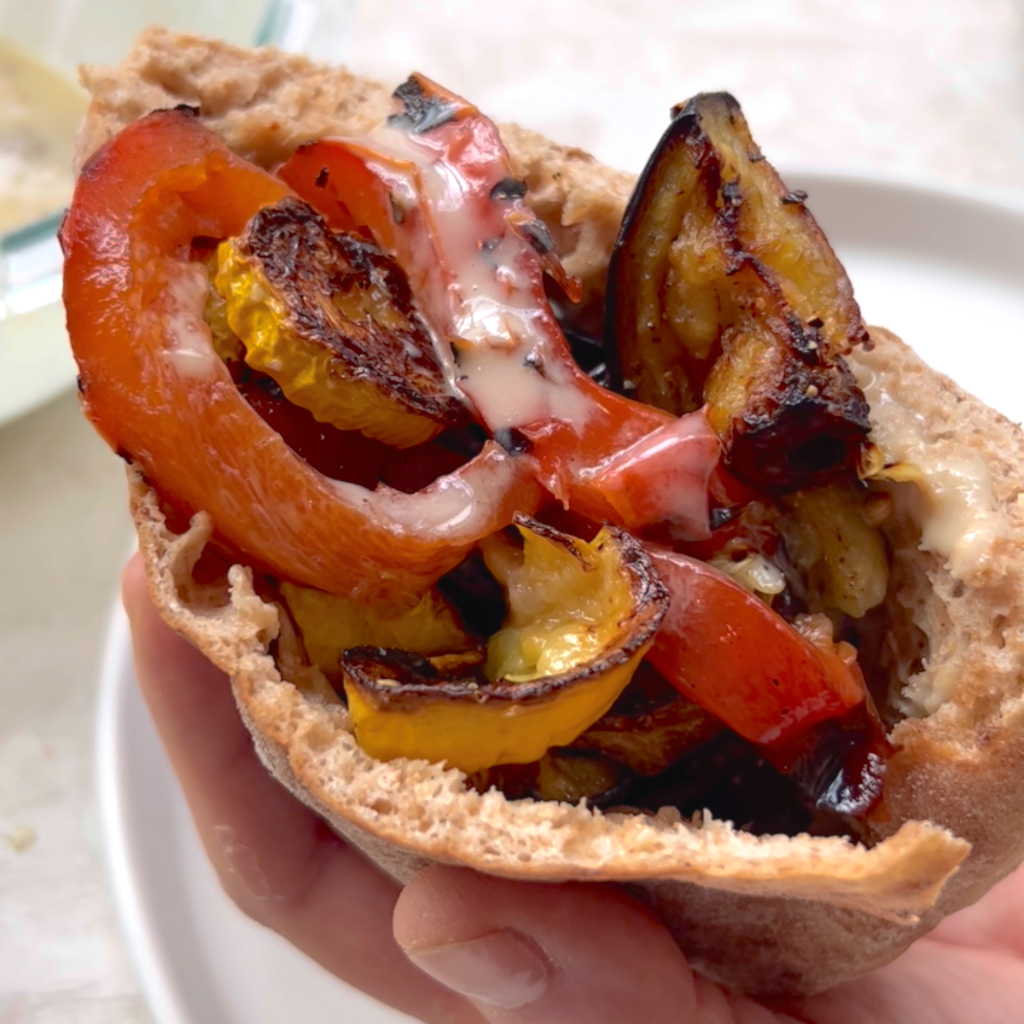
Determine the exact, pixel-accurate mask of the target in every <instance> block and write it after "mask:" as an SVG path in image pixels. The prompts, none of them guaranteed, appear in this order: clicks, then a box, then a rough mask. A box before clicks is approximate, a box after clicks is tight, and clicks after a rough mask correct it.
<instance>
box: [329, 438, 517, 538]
mask: <svg viewBox="0 0 1024 1024" xmlns="http://www.w3.org/2000/svg"><path fill="white" fill-rule="evenodd" d="M515 474H516V464H515V461H514V459H513V458H512V457H511V456H509V455H507V454H506V453H505V452H504V451H503V450H502V449H501V448H500V447H499V446H498V445H496V444H490V445H488V446H487V447H486V448H485V449H484V451H483V452H481V454H480V455H478V456H477V457H476V459H474V460H473V462H472V463H471V464H470V465H468V466H466V467H463V469H462V470H461V471H460V472H459V473H452V474H449V475H448V476H442V477H438V479H437V480H436V481H435V482H434V483H433V484H431V485H430V487H427V488H426V489H424V490H422V491H417V492H416V493H414V494H406V493H404V492H403V491H396V490H394V489H392V488H390V487H384V486H378V487H377V488H376V490H373V491H371V490H368V489H367V488H365V487H362V486H360V485H359V484H353V483H347V482H345V481H342V480H332V481H331V486H332V487H333V488H334V489H335V490H336V491H337V492H338V494H339V495H340V496H341V497H342V498H343V499H344V500H345V501H346V502H348V503H350V504H351V505H353V506H354V507H356V508H358V509H359V510H360V512H362V513H363V515H365V516H367V517H368V518H369V519H370V520H372V521H373V522H377V523H382V524H383V523H386V524H388V525H389V526H390V527H391V528H392V529H394V528H396V527H397V528H398V529H399V530H404V531H405V532H407V533H408V534H409V535H410V536H425V537H430V538H448V539H451V540H453V541H457V540H458V538H459V537H473V536H477V535H479V534H480V533H481V525H480V524H481V523H483V522H485V521H486V520H487V519H488V518H489V517H490V516H491V515H492V513H493V511H494V508H495V501H496V500H498V498H496V496H500V495H503V494H505V493H506V492H507V491H508V489H509V487H510V486H512V485H513V483H514V478H515Z"/></svg>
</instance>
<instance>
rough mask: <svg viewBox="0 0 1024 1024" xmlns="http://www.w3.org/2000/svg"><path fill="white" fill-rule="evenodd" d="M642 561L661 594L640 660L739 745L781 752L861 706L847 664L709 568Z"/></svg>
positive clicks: (681, 559) (664, 555) (660, 552)
mask: <svg viewBox="0 0 1024 1024" xmlns="http://www.w3.org/2000/svg"><path fill="white" fill-rule="evenodd" d="M647 553H648V554H649V555H650V556H651V561H652V562H653V563H654V567H655V569H656V570H657V573H658V576H659V577H660V578H661V581H662V582H663V583H664V584H665V586H666V587H667V588H668V591H669V594H670V595H671V602H670V605H669V610H668V613H667V614H666V615H665V618H664V620H663V622H662V625H661V629H660V630H659V631H658V636H657V638H656V639H655V641H654V647H653V648H652V649H651V652H650V653H649V654H648V656H647V658H648V661H650V662H651V664H652V665H654V667H655V668H656V669H657V670H658V671H659V672H661V674H662V675H663V676H665V678H666V679H668V680H669V681H670V682H671V683H672V685H673V686H675V687H676V689H678V690H679V691H680V693H682V694H683V695H684V696H686V697H689V698H690V700H693V701H695V702H696V703H698V704H700V705H701V707H703V708H706V709H707V710H708V711H710V712H711V713H712V714H713V715H715V716H717V717H718V718H720V719H721V720H722V721H723V722H725V723H726V724H727V725H728V726H729V727H730V728H731V729H733V730H734V731H736V732H738V733H739V734H740V735H741V736H743V737H744V738H745V739H748V740H751V741H752V742H754V743H760V744H765V745H767V744H775V743H783V742H785V741H788V740H791V739H792V738H794V737H795V736H798V735H800V734H801V733H803V732H806V731H807V730H808V729H809V728H811V726H813V725H816V724H817V723H818V722H821V721H823V720H825V719H828V718H836V717H838V716H840V715H842V714H845V713H846V712H847V711H849V710H850V709H851V708H853V707H856V706H857V705H858V704H861V703H863V701H864V700H865V697H866V696H867V690H866V687H865V685H864V679H863V677H862V676H861V674H860V670H859V669H858V668H857V666H856V664H853V665H847V664H846V663H845V662H844V661H843V660H842V658H840V657H839V656H838V655H836V654H833V653H832V652H830V651H825V650H823V649H822V648H821V647H818V646H817V645H815V644H813V643H811V642H810V641H809V640H808V639H806V638H805V637H803V636H801V635H800V634H799V633H798V632H797V631H796V630H795V629H794V628H793V627H792V626H790V625H789V623H787V622H785V621H784V620H783V619H782V618H781V617H780V616H778V615H776V614H775V612H773V611H772V610H771V609H770V608H769V607H768V606H767V605H766V604H764V602H762V601H761V600H759V599H758V598H757V597H755V596H754V595H753V594H751V593H750V592H749V591H747V590H745V589H744V588H743V587H741V586H740V585H739V584H737V583H734V582H733V581H732V580H730V579H728V578H727V577H726V576H725V575H723V574H722V573H721V572H719V571H718V570H717V569H714V568H712V567H711V566H710V565H706V564H705V563H704V562H698V561H697V560H696V559H693V558H688V557H687V556H686V555H680V554H677V553H676V552H673V551H669V550H667V549H659V548H656V547H654V546H648V548H647Z"/></svg>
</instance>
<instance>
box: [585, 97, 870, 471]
mask: <svg viewBox="0 0 1024 1024" xmlns="http://www.w3.org/2000/svg"><path fill="white" fill-rule="evenodd" d="M674 113H675V116H674V118H673V120H672V123H671V125H670V126H669V128H668V130H667V131H666V133H665V134H664V136H663V137H662V139H661V141H660V143H659V144H658V147H657V148H656V150H655V152H654V154H653V155H652V157H651V159H650V161H649V162H648V164H647V167H646V168H645V170H644V172H643V174H642V175H641V177H640V179H639V181H638V183H637V186H636V189H635V191H634V193H633V196H632V198H631V200H630V203H629V205H628V207H627V210H626V215H625V218H624V220H623V225H622V229H621V231H620V234H619V238H618V240H617V242H616V245H615V248H614V250H613V253H612V258H611V263H610V266H609V273H608V288H607V299H606V310H605V347H606V350H607V354H608V358H609V362H610V364H611V365H612V367H613V382H614V383H615V384H617V386H619V387H622V388H624V389H625V390H627V391H631V392H632V394H633V397H635V398H637V399H639V400H640V401H643V402H647V403H649V404H652V405H656V406H658V407H659V408H662V409H665V410H666V411H668V412H671V413H674V414H675V415H681V414H683V413H685V412H688V411H691V410H693V409H695V408H698V407H699V406H701V405H702V404H704V403H708V404H709V405H710V406H711V408H710V411H709V417H710V418H711V419H712V421H713V422H714V424H715V426H716V429H717V431H718V433H719V436H720V437H721V439H722V442H723V450H724V456H725V461H726V463H727V464H728V465H729V467H730V468H731V469H732V471H733V472H734V473H735V474H736V475H738V476H740V477H742V478H744V479H746V480H747V481H748V482H749V483H753V484H754V485H755V486H763V487H772V488H775V489H783V490H785V489H790V490H792V489H795V488H798V487H804V486H807V485H809V484H812V483H816V482H821V481H822V480H824V479H826V478H828V477H829V476H830V475H839V474H841V473H843V472H845V471H847V470H848V469H849V468H850V467H851V466H852V465H853V464H854V462H855V460H856V456H857V454H858V452H859V450H860V446H861V445H862V443H863V442H864V441H865V440H866V438H867V434H868V431H869V423H868V419H867V412H868V409H867V403H866V402H865V400H864V396H863V394H862V393H861V392H860V390H859V388H858V387H857V385H856V382H855V381H854V379H853V377H852V375H851V374H850V372H849V370H848V369H847V367H846V366H845V363H844V362H843V359H842V357H843V355H845V354H846V353H848V352H850V351H851V350H852V348H853V347H854V346H856V345H864V344H868V343H869V340H868V335H867V330H866V328H865V326H864V324H863V321H862V320H861V316H860V309H859V307H858V306H857V303H856V301H855V300H854V298H853V289H852V286H851V285H850V282H849V279H848V278H847V276H846V273H845V271H844V270H843V267H842V265H841V264H840V263H839V260H838V259H837V258H836V256H835V254H834V253H833V251H832V249H831V247H830V246H829V244H828V242H827V240H826V239H825V236H824V235H823V234H822V232H821V229H820V228H819V227H818V225H817V223H816V222H815V220H814V218H813V217H812V216H811V214H810V212H809V211H808V210H807V208H806V207H805V205H804V199H805V198H806V196H804V195H803V194H802V193H794V192H790V191H789V190H788V189H787V188H786V186H785V185H784V184H783V182H782V180H781V179H780V178H779V176H778V174H777V173H776V172H775V170H774V169H773V168H772V167H771V165H770V164H769V163H768V162H767V161H766V160H765V159H764V157H763V156H762V154H761V152H760V150H759V149H758V148H757V145H756V144H755V143H754V141H753V139H752V138H751V136H750V131H749V129H748V127H747V124H746V121H745V119H744V118H743V114H742V112H741V110H740V107H739V104H738V103H737V102H736V100H735V99H733V97H731V96H730V95H728V94H727V93H712V94H701V95H698V96H696V97H694V98H693V99H691V100H690V101H689V102H688V103H686V104H685V105H683V106H681V107H679V108H676V110H675V112H674ZM716 416H717V418H716ZM794 453H796V454H794Z"/></svg>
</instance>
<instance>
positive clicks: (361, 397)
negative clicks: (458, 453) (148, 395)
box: [214, 199, 465, 448]
mask: <svg viewBox="0 0 1024 1024" xmlns="http://www.w3.org/2000/svg"><path fill="white" fill-rule="evenodd" d="M214 285H215V288H216V289H217V291H218V292H219V293H220V294H221V295H222V296H223V297H224V299H225V301H226V307H227V309H226V315H227V320H228V322H229V324H230V326H231V329H232V330H233V331H234V333H235V334H236V335H237V336H238V337H239V338H241V339H242V341H243V343H244V345H245V348H246V355H245V361H246V362H247V363H248V364H249V365H250V366H251V367H253V369H256V370H260V371H262V372H264V373H267V374H269V375H270V376H271V377H273V378H274V379H275V380H276V381H277V383H278V384H279V385H280V386H281V388H282V389H283V391H284V393H285V395H287V397H288V398H289V400H290V401H292V402H294V403H295V404H296V405H299V406H302V407H303V408H305V409H308V410H309V411H310V412H311V413H313V415H314V416H315V417H316V418H317V419H318V420H320V421H321V422H322V423H330V424H331V425H332V426H334V427H337V428H338V429H339V430H360V431H362V432H363V433H364V434H366V435H367V436H369V437H374V438H377V439H379V440H381V441H384V442H386V443H387V444H390V445H394V446H396V447H399V448H407V447H409V446H411V445H414V444H420V443H423V442H425V441H427V440H429V439H430V438H431V437H433V436H435V435H436V434H438V433H440V431H441V430H442V429H443V428H444V427H445V426H450V425H452V424H455V423H457V422H458V421H459V420H460V419H464V418H465V409H464V408H463V406H462V404H461V403H460V402H459V401H458V399H456V398H455V396H454V395H453V394H452V393H451V391H450V390H449V388H448V385H447V382H446V381H445V377H444V374H443V372H442V370H441V367H440V366H439V365H438V362H437V359H436V357H435V355H434V349H433V342H432V340H431V338H430V335H429V333H428V332H427V330H426V328H425V326H424V325H423V323H422V322H421V321H420V318H419V315H418V314H417V313H416V311H415V310H414V309H413V308H412V297H411V295H410V294H409V287H408V284H407V283H406V281H405V276H404V274H402V272H401V270H400V269H399V267H398V266H397V265H396V264H395V263H394V261H393V260H391V259H390V258H389V257H387V256H386V255H385V254H384V253H383V252H381V251H380V250H379V249H378V248H377V247H376V246H375V245H374V244H373V243H372V242H370V241H368V240H366V239H364V238H361V237H359V236H356V235H345V234H334V233H333V232H331V231H329V230H328V228H327V226H326V224H325V223H324V221H323V219H322V218H321V217H320V216H319V215H318V214H317V213H316V212H315V211H314V210H313V209H312V208H311V207H310V206H308V205H307V204H306V203H303V202H301V201H299V200H298V199H284V200H282V201H281V202H280V203H277V204H275V205H274V206H271V207H266V208H264V209H263V210H261V211H260V212H259V213H257V214H256V216H255V217H253V219H252V220H251V221H250V222H249V224H248V226H247V227H246V229H245V232H244V233H243V234H242V235H241V236H239V237H238V238H234V239H231V240H230V241H227V242H224V243H222V244H221V246H220V249H219V251H218V271H217V276H216V278H215V281H214Z"/></svg>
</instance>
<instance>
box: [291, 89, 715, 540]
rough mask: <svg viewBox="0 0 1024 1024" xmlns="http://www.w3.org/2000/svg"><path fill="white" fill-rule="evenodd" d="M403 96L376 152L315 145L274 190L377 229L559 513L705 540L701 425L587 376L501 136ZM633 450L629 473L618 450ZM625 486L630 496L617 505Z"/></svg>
mask: <svg viewBox="0 0 1024 1024" xmlns="http://www.w3.org/2000/svg"><path fill="white" fill-rule="evenodd" d="M396 96H397V97H398V98H399V99H400V100H402V101H403V102H404V110H403V111H402V112H400V113H399V114H397V115H395V116H394V117H392V118H391V119H390V120H389V124H388V127H387V128H384V129H381V130H379V131H378V132H377V133H375V134H374V135H373V136H372V137H371V138H370V139H369V140H362V141H350V140H342V139H327V140H323V141H321V142H316V143H311V144H310V145H308V146H305V147H303V148H301V149H300V150H299V151H298V152H297V153H296V154H295V155H294V156H293V157H292V158H291V159H290V160H288V161H287V162H286V163H285V164H284V166H283V167H282V168H281V169H280V171H279V174H280V175H281V177H282V178H283V179H284V180H285V181H287V182H288V184H289V185H291V186H292V188H294V189H295V191H296V192H298V194H299V195H301V196H302V197H303V198H304V199H306V200H307V201H308V202H310V203H312V204H313V205H314V206H317V207H318V208H319V209H321V210H322V212H324V213H325V215H327V216H332V215H333V216H334V217H335V218H338V219H339V222H343V221H344V219H345V218H346V217H351V218H352V219H353V220H354V221H355V222H356V223H358V224H360V225H364V226H366V227H368V228H369V229H370V231H371V232H372V234H373V235H374V237H375V238H376V240H377V242H378V243H379V244H380V245H381V246H383V247H384V248H385V249H388V250H390V251H391V252H392V253H393V254H394V255H395V256H396V258H397V259H398V262H399V263H400V264H401V265H402V267H403V268H404V269H405V271H406V273H407V274H408V275H409V279H410V283H411V285H412V288H413V293H414V294H415V295H416V298H417V301H418V304H419V306H420V309H421V311H422V312H423V313H424V314H425V316H426V317H427V319H428V321H429V322H430V323H431V324H432V326H433V327H434V329H435V330H436V331H437V332H438V334H439V335H441V336H442V337H443V338H445V339H447V340H448V341H449V342H450V343H451V346H452V350H453V353H454V359H455V364H456V365H455V367H454V369H453V373H454V376H455V377H456V380H457V383H458V386H459V388H460V389H461V390H462V391H463V393H464V394H465V395H466V396H467V397H468V398H469V399H470V400H471V401H472V403H473V404H474V405H475V406H476V409H477V411H478V413H479V415H480V417H481V419H482V420H483V422H484V423H485V424H486V425H487V426H488V427H489V428H490V429H491V430H492V431H493V432H494V433H495V435H496V436H497V437H499V438H506V439H507V440H508V441H509V442H511V445H513V446H515V447H516V449H517V450H520V451H523V452H524V453H527V454H528V455H529V457H530V458H531V459H532V460H533V461H534V463H535V465H536V467H537V473H538V476H539V479H540V480H541V482H542V483H543V484H544V485H545V487H547V488H548V490H550V491H551V493H552V494H554V495H555V496H556V497H557V498H558V499H559V500H561V501H563V502H564V503H565V504H567V505H568V506H569V507H571V508H573V509H574V510H575V511H577V512H579V513H581V514H583V515H586V516H589V517H590V518H592V519H595V520H611V521H612V522H615V523H618V524H620V525H623V526H626V527H627V528H630V529H637V528H640V527H643V526H645V525H648V524H649V523H652V522H657V521H661V520H665V519H668V520H672V521H676V522H678V523H680V524H686V525H687V527H688V528H690V529H691V530H692V534H691V535H692V537H693V539H698V538H699V537H702V536H706V535H707V529H708V528H707V489H708V487H707V485H708V479H709V477H710V475H711V473H712V471H713V470H714V468H715V465H716V463H717V451H718V448H717V442H716V441H715V435H714V433H713V432H712V430H711V428H710V426H708V425H707V422H706V420H705V419H704V416H703V413H695V414H693V416H692V417H690V420H691V422H690V423H689V425H687V426H686V427H683V428H681V427H680V425H679V423H678V421H676V420H675V419H673V418H672V417H670V416H668V415H667V414H665V413H663V412H661V411H659V410H656V409H653V408H651V407H649V406H646V405H641V404H639V403H637V402H632V401H630V400H628V399H626V398H623V397H621V396H620V395H616V394H614V393H612V392H610V391H607V390H605V389H604V388H602V387H600V386H599V385H598V384H596V383H595V382H594V381H593V380H592V379H591V378H590V377H589V376H587V374H585V373H584V372H583V371H582V370H580V369H579V367H578V366H577V365H576V363H575V361H574V360H573V358H572V355H571V353H570V351H569V347H568V344H567V343H566V340H565V337H564V335H563V333H562V331H561V328H560V327H559V325H558V322H557V321H556V319H555V317H554V315H553V313H552V312H551V309H550V306H549V304H548V302H547V299H546V297H545V294H544V274H545V272H551V273H553V274H554V275H555V276H556V277H557V278H558V279H559V280H561V281H562V282H563V283H564V284H566V285H567V286H568V287H569V288H570V290H571V289H572V288H573V287H574V286H573V284H572V283H571V282H569V281H568V279H567V278H566V277H565V274H564V272H563V271H562V269H561V266H560V264H559V263H558V260H557V258H556V256H555V254H554V248H553V243H552V241H551V239H550V237H549V235H548V232H547V228H546V227H545V226H544V225H543V223H542V222H541V221H539V220H538V219H537V218H536V217H535V216H534V214H533V213H532V212H531V211H530V209H529V207H527V205H526V203H525V201H524V199H523V192H524V187H523V186H522V184H521V183H519V182H517V181H515V179H514V178H513V176H512V167H511V164H510V162H509V158H508V154H507V152H506V151H505V148H504V146H503V144H502V142H501V139H500V137H499V135H498V131H497V129H496V128H495V126H494V124H493V123H492V122H491V121H490V120H488V119H487V118H486V117H484V116H483V115H482V114H480V112H479V111H478V110H477V109H476V108H475V107H473V106H471V105H470V104H468V103H466V102H465V101H464V100H462V99H460V98H459V97H457V96H455V95H453V94H451V93H448V92H446V91H444V90H443V89H441V88H440V87H438V86H437V85H435V84H434V83H432V82H430V81H428V80H427V79H425V78H422V77H420V76H414V77H413V78H412V79H410V80H409V82H407V83H406V84H405V85H404V86H402V87H401V88H400V89H399V90H398V92H397V93H396ZM655 431H657V432H659V433H658V435H657V436H656V437H650V435H651V434H652V433H653V432H655ZM644 438H650V439H649V441H648V442H645V444H643V445H637V442H640V441H641V439H644ZM633 446H636V447H633ZM630 448H632V455H631V457H630V458H631V462H630V466H629V467H627V466H625V465H624V461H623V458H622V455H621V453H622V452H623V451H624V450H625V449H630ZM651 457H653V458H654V459H655V460H656V461H657V462H658V465H659V466H663V465H665V464H668V463H674V464H675V466H676V467H677V469H678V468H680V467H683V466H685V467H686V472H685V473H684V475H685V476H686V477H687V480H688V482H689V483H690V484H692V486H688V487H682V488H672V487H666V486H664V484H663V482H662V480H661V479H660V474H659V473H658V472H655V471H654V468H653V467H652V469H651V471H649V472H648V471H645V470H644V469H643V468H642V466H641V465H640V464H641V463H642V462H643V461H644V460H645V459H647V458H651ZM609 460H614V461H615V466H614V468H610V467H609V466H607V465H606V463H608V462H609ZM624 471H625V472H624ZM626 477H628V488H629V496H628V498H626V499H623V500H616V498H617V495H616V493H615V488H617V487H620V486H625V484H624V483H623V481H624V480H625V479H626Z"/></svg>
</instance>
